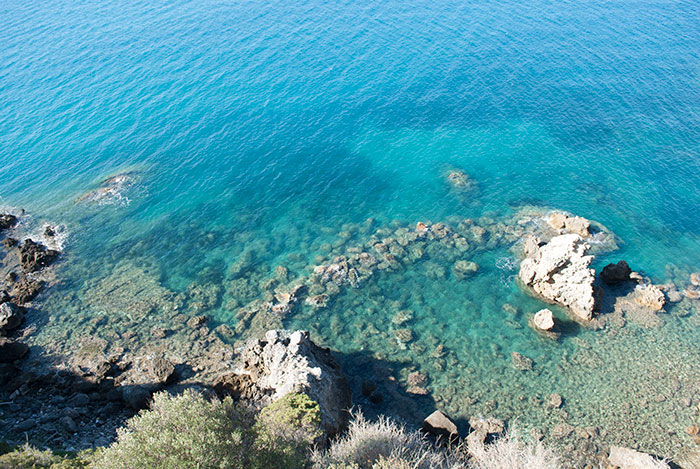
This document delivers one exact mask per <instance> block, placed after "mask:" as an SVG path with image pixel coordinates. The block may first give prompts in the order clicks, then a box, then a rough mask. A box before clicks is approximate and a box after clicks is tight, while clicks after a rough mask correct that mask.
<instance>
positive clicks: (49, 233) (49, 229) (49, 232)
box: [44, 226, 56, 238]
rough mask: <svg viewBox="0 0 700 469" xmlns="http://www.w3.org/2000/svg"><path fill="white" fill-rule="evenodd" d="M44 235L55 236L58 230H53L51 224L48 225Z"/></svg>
mask: <svg viewBox="0 0 700 469" xmlns="http://www.w3.org/2000/svg"><path fill="white" fill-rule="evenodd" d="M44 236H47V237H49V238H53V237H54V236H56V232H55V231H54V230H53V228H52V227H51V226H47V227H46V229H45V230H44Z"/></svg>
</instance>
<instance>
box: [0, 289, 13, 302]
mask: <svg viewBox="0 0 700 469" xmlns="http://www.w3.org/2000/svg"><path fill="white" fill-rule="evenodd" d="M11 299H12V297H11V296H10V294H9V293H7V291H5V290H0V304H1V303H6V302H8V301H10V300H11Z"/></svg>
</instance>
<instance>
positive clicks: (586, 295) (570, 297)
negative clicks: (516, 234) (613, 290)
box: [520, 234, 596, 321]
mask: <svg viewBox="0 0 700 469" xmlns="http://www.w3.org/2000/svg"><path fill="white" fill-rule="evenodd" d="M588 247H589V246H588V244H587V243H586V242H584V240H583V239H582V238H581V237H580V236H579V235H577V234H565V235H560V236H556V237H554V238H552V240H551V241H550V242H549V243H547V244H545V245H544V246H542V247H540V248H538V249H537V250H536V252H535V253H534V254H533V255H532V256H531V257H528V258H526V259H524V260H523V261H522V262H521V264H520V279H521V280H522V281H523V283H524V284H525V285H526V286H528V287H530V288H532V290H533V291H534V292H535V293H537V294H538V295H539V296H541V297H542V298H544V299H546V300H549V301H552V302H554V303H557V304H560V305H562V306H565V307H567V308H568V309H569V310H570V311H571V312H573V313H574V314H575V315H576V316H577V317H578V318H580V319H583V320H586V321H588V320H590V319H591V318H592V317H593V311H594V309H595V306H596V302H595V297H594V290H593V281H594V280H595V272H594V270H593V269H591V268H590V264H591V261H592V260H593V256H587V255H586V251H587V250H588Z"/></svg>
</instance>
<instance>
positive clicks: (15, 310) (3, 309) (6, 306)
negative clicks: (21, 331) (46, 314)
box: [0, 302, 24, 331]
mask: <svg viewBox="0 0 700 469" xmlns="http://www.w3.org/2000/svg"><path fill="white" fill-rule="evenodd" d="M23 319H24V313H23V312H22V308H20V307H19V306H17V305H15V304H14V303H10V302H6V303H2V304H0V329H5V330H6V331H9V330H11V329H15V328H17V327H19V325H20V324H21V323H22V320H23Z"/></svg>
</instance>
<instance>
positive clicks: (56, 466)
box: [0, 444, 89, 469]
mask: <svg viewBox="0 0 700 469" xmlns="http://www.w3.org/2000/svg"><path fill="white" fill-rule="evenodd" d="M88 459H89V453H87V452H85V453H80V454H78V455H63V456H61V455H58V454H54V453H52V452H51V451H49V450H45V451H42V450H39V449H37V448H34V447H32V446H30V445H28V444H27V445H22V446H19V447H17V448H15V449H14V450H12V451H8V452H5V454H2V455H1V456H0V469H40V468H47V469H82V468H86V467H88V464H89V461H88Z"/></svg>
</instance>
